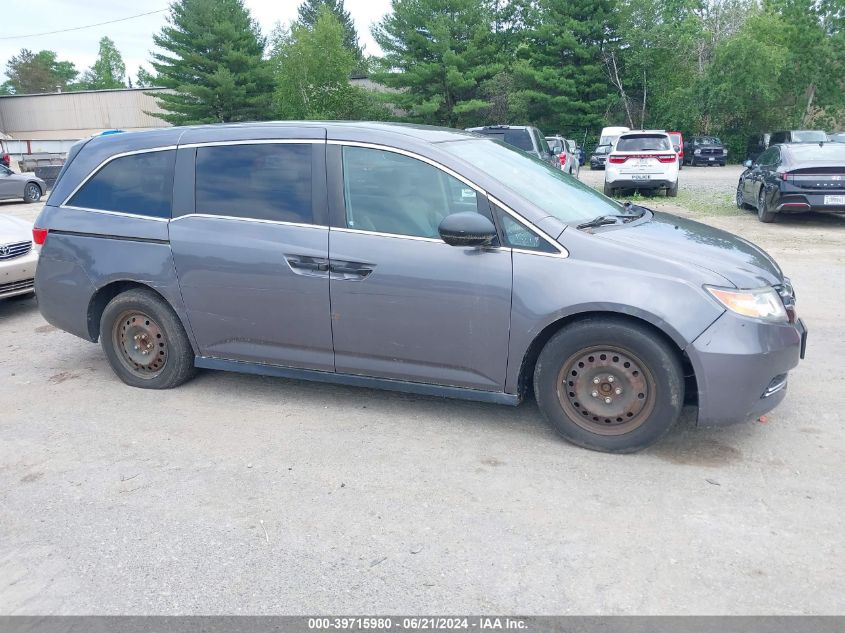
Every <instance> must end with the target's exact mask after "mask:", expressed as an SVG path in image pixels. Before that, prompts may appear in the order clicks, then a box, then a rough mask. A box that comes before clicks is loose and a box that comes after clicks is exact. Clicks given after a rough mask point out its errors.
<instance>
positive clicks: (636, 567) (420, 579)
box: [0, 167, 845, 614]
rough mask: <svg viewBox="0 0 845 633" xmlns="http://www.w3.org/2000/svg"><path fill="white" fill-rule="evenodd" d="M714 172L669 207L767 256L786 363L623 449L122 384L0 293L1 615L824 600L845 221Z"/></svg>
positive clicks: (437, 420)
mask: <svg viewBox="0 0 845 633" xmlns="http://www.w3.org/2000/svg"><path fill="white" fill-rule="evenodd" d="M737 173H738V169H737V168H730V167H729V168H724V169H719V168H710V169H706V168H698V169H693V168H686V169H684V171H683V172H682V175H681V188H682V195H681V196H680V197H679V198H678V199H677V200H675V201H672V203H671V205H670V206H671V208H673V209H675V210H676V211H679V212H681V213H684V214H686V215H693V216H695V217H700V219H702V220H703V221H705V222H708V223H711V224H714V225H717V226H719V227H723V228H726V229H729V230H731V231H734V232H736V233H739V234H740V235H742V236H744V237H747V238H748V239H750V240H752V241H754V242H757V243H758V244H760V245H762V246H763V247H764V248H766V249H767V250H768V251H769V252H771V253H772V254H773V255H774V256H775V257H776V258H777V259H778V260H779V262H780V263H781V265H782V266H783V268H784V269H785V270H786V272H787V274H789V275H790V276H791V277H792V279H793V281H794V283H795V286H796V288H797V292H798V299H799V312H800V313H801V315H802V316H803V317H804V318H805V319H806V321H807V323H808V325H809V328H810V339H809V349H808V358H807V360H806V361H805V362H804V363H802V365H801V366H800V367H799V368H798V370H797V371H795V372H794V373H793V375H792V377H791V378H790V393H789V395H788V396H787V398H786V401H785V402H784V403H783V404H782V405H781V406H780V407H779V408H778V409H777V410H776V411H775V412H773V413H772V414H771V415H769V416H768V419H767V421H766V422H765V423H761V422H754V423H747V424H742V425H738V426H733V427H729V428H722V429H700V428H696V427H695V426H694V425H693V424H692V422H691V418H690V416H689V415H687V416H686V417H685V419H684V420H683V422H682V423H681V424H680V425H679V426H678V427H677V428H676V429H675V430H674V431H673V432H672V433H671V435H670V436H669V437H668V438H667V439H666V441H664V442H663V443H662V444H661V445H660V446H658V447H656V448H654V449H651V450H649V451H647V452H644V453H640V454H637V455H630V456H610V455H603V454H598V453H591V452H588V451H585V450H582V449H579V448H575V447H573V446H570V445H568V444H566V443H565V442H563V441H562V440H560V439H558V438H557V436H556V435H555V434H554V433H553V432H552V431H551V430H550V429H549V428H548V427H547V426H546V425H545V424H544V423H543V422H542V421H541V420H540V417H539V414H538V412H537V410H536V407H535V405H534V404H533V403H526V404H524V405H523V406H521V407H518V408H508V407H497V406H493V405H482V404H473V403H465V402H452V401H445V400H438V399H433V398H426V397H418V396H408V395H401V394H395V393H384V392H377V391H370V390H365V389H353V388H347V387H333V386H326V385H320V384H309V383H303V382H295V381H288V380H280V379H269V378H260V377H254V376H241V375H233V374H223V373H213V372H205V373H203V374H201V375H200V376H199V378H198V379H197V380H195V381H193V382H192V383H190V384H188V385H186V386H184V387H183V388H180V389H177V390H174V391H169V392H163V393H162V392H150V391H142V390H133V389H130V388H129V387H126V386H124V385H123V384H121V383H119V382H118V381H117V379H116V378H115V377H114V376H113V375H112V373H111V371H110V370H109V369H108V367H107V365H106V361H105V359H104V357H103V354H102V352H101V350H100V348H99V347H98V346H96V345H93V344H90V343H86V342H85V341H82V340H79V339H76V338H74V337H72V336H70V335H67V334H64V333H62V332H59V331H57V330H55V329H54V328H52V327H51V326H49V325H47V324H46V323H45V322H44V321H43V319H42V318H41V316H40V315H39V313H38V310H37V307H36V304H35V302H34V301H33V300H31V299H27V300H14V301H6V302H0V350H2V354H0V507H1V508H2V512H0V613H2V614H52V613H63V614H82V613H99V614H103V613H132V614H143V613H173V614H175V613H182V614H184V613H207V614H213V613H309V614H310V613H315V612H335V613H337V612H343V613H346V612H358V613H360V612H367V613H411V612H416V613H419V612H427V613H431V612H451V613H467V612H469V613H483V612H498V613H512V612H517V613H525V614H527V613H579V614H591V613H605V614H622V613H641V614H646V613H677V614H690V613H699V614H701V613H711V614H721V613H730V614H755V613H760V614H763V613H776V614H800V613H818V614H843V613H845V602H843V600H842V596H843V595H845V548H843V546H842V534H843V529H845V514H843V508H845V492H843V486H842V472H843V471H842V465H843V463H844V462H845V428H844V427H843V417H845V416H843V414H842V411H843V410H845V375H843V355H845V334H843V331H845V330H843V327H842V321H843V316H845V310H843V298H845V219H839V218H829V217H822V216H813V217H795V218H792V219H789V220H788V221H784V222H780V223H777V224H774V225H763V224H761V223H759V222H757V220H756V218H755V216H754V215H753V213H751V212H739V211H731V210H730V208H729V205H724V204H722V203H720V202H719V200H721V201H724V198H725V197H726V196H727V198H728V200H729V199H730V196H731V195H732V192H733V187H734V186H735V183H736V175H737ZM582 178H583V179H584V180H586V181H588V182H591V181H592V180H593V179H596V182H599V181H600V180H598V179H600V178H601V174H600V173H598V174H595V173H594V174H591V173H590V172H589V171H585V172H583V174H582ZM702 199H704V200H705V202H702V201H701V200H702ZM707 200H716V202H714V203H710V202H706V201H707ZM684 201H687V202H686V206H684V207H681V206H679V205H681V204H682V203H684ZM650 203H654V206H661V207H666V206H667V205H666V203H667V200H666V199H665V198H664V199H662V200H661V199H654V200H650V201H649V202H647V203H646V204H650ZM36 212H37V207H36V206H34V205H33V206H24V205H18V204H0V213H14V214H17V215H21V216H23V217H28V218H34V217H35V214H36Z"/></svg>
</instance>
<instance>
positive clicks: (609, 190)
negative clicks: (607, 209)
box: [604, 183, 613, 198]
mask: <svg viewBox="0 0 845 633" xmlns="http://www.w3.org/2000/svg"><path fill="white" fill-rule="evenodd" d="M604 195H606V196H607V197H608V198H612V197H613V187H611V186H610V185H609V184H607V183H604Z"/></svg>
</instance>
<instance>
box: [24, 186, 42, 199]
mask: <svg viewBox="0 0 845 633" xmlns="http://www.w3.org/2000/svg"><path fill="white" fill-rule="evenodd" d="M41 195H42V192H41V187H39V186H38V185H37V184H35V183H34V182H30V183H27V185H26V187H24V190H23V200H24V202H38V201H39V200H40V199H41Z"/></svg>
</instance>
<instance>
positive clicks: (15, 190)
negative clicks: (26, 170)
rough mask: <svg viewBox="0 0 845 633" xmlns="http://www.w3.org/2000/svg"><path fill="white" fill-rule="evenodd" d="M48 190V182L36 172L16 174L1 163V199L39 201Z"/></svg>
mask: <svg viewBox="0 0 845 633" xmlns="http://www.w3.org/2000/svg"><path fill="white" fill-rule="evenodd" d="M46 191H47V183H45V182H44V181H43V180H41V179H40V178H37V177H36V176H35V174H16V173H15V172H13V171H12V170H11V169H9V168H8V167H5V166H3V165H0V200H9V199H14V198H21V199H23V201H24V202H38V201H39V200H40V199H41V196H43V195H44V193H45V192H46Z"/></svg>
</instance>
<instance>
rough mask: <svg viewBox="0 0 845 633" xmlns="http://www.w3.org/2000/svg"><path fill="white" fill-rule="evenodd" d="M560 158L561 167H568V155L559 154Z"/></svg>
mask: <svg viewBox="0 0 845 633" xmlns="http://www.w3.org/2000/svg"><path fill="white" fill-rule="evenodd" d="M558 158H560V166H561V167H563V166H564V165H566V154H559V155H558Z"/></svg>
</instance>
